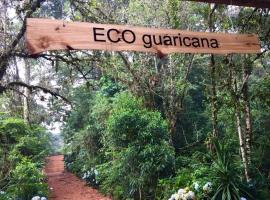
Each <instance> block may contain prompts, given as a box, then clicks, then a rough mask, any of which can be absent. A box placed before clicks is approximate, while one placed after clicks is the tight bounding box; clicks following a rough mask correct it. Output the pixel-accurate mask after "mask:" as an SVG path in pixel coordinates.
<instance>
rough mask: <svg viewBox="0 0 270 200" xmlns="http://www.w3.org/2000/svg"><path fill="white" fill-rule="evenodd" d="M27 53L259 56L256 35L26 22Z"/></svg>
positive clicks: (37, 20) (37, 21)
mask: <svg viewBox="0 0 270 200" xmlns="http://www.w3.org/2000/svg"><path fill="white" fill-rule="evenodd" d="M26 34H27V35H26V40H27V45H28V49H29V51H30V53H32V54H37V53H40V52H43V51H48V50H61V49H62V50H64V49H67V50H73V49H77V50H79V49H81V50H82V49H99V50H107V51H139V52H153V53H159V54H169V53H176V52H179V53H213V54H229V53H259V52H260V46H259V41H258V38H257V36H255V35H251V34H225V33H208V32H191V31H182V30H171V29H155V28H144V27H132V26H124V25H111V24H93V23H84V22H65V21H61V20H50V19H36V18H29V19H27V30H26Z"/></svg>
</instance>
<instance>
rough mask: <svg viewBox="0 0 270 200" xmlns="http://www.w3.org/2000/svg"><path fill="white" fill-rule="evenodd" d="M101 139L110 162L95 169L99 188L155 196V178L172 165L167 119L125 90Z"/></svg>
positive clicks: (122, 195)
mask: <svg viewBox="0 0 270 200" xmlns="http://www.w3.org/2000/svg"><path fill="white" fill-rule="evenodd" d="M103 142H104V146H105V151H106V155H107V156H109V162H108V163H106V164H105V165H102V166H103V167H100V168H99V169H98V171H100V174H101V187H102V189H103V190H104V191H105V192H110V193H111V194H113V195H114V196H119V197H120V198H125V199H127V198H134V199H141V198H142V199H149V198H152V199H154V198H155V189H156V186H157V181H158V178H159V177H163V176H164V175H165V174H167V173H169V172H170V171H172V168H173V166H174V151H173V149H172V148H171V147H170V145H169V144H168V132H167V123H166V121H165V120H163V119H162V117H161V116H160V113H158V112H153V111H149V110H146V109H143V106H142V101H141V100H140V99H137V98H135V97H133V96H132V95H130V94H128V93H122V94H120V95H119V96H117V97H116V99H115V101H114V104H113V109H112V111H111V115H110V117H109V119H108V121H107V131H106V133H105V135H104V141H103ZM104 166H106V167H104ZM116 193H117V194H116ZM119 197H118V198H119Z"/></svg>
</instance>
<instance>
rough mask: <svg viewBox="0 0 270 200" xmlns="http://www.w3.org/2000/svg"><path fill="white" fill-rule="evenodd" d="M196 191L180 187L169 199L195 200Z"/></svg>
mask: <svg viewBox="0 0 270 200" xmlns="http://www.w3.org/2000/svg"><path fill="white" fill-rule="evenodd" d="M195 199H196V198H195V193H194V192H193V191H191V190H189V189H188V188H185V189H182V188H181V189H179V190H178V192H177V193H175V194H173V195H172V196H171V197H170V198H169V200H195Z"/></svg>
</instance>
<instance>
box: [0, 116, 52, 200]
mask: <svg viewBox="0 0 270 200" xmlns="http://www.w3.org/2000/svg"><path fill="white" fill-rule="evenodd" d="M49 152H50V141H49V136H48V135H47V133H46V132H45V130H44V129H42V128H40V127H39V126H35V125H33V126H31V127H30V126H28V125H27V124H25V123H24V122H23V120H21V119H16V118H6V117H3V118H2V119H1V120H0V158H1V159H0V163H1V167H0V186H1V188H3V189H1V190H3V191H2V192H4V193H5V196H7V197H10V198H12V199H16V198H20V199H22V200H29V199H31V198H32V197H33V196H34V195H37V194H42V195H43V196H45V195H46V194H47V185H46V184H44V176H43V174H42V172H41V171H42V170H41V169H42V167H43V162H44V158H45V156H46V155H48V153H49Z"/></svg>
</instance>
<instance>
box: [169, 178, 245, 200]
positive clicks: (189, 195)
mask: <svg viewBox="0 0 270 200" xmlns="http://www.w3.org/2000/svg"><path fill="white" fill-rule="evenodd" d="M192 186H193V188H194V190H195V192H193V191H192V190H190V189H189V188H188V187H187V188H184V189H182V188H180V189H179V190H178V192H177V193H175V194H172V196H171V197H170V198H169V200H195V199H196V196H197V198H199V199H201V198H204V199H205V198H207V197H208V196H209V194H210V193H211V192H212V190H213V189H212V186H213V184H212V183H211V182H206V183H205V184H204V185H203V186H201V185H200V184H199V183H198V182H194V183H193V185H192ZM195 193H196V195H195ZM200 197H201V198H200ZM241 200H242V199H241ZM243 200H244V199H243Z"/></svg>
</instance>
